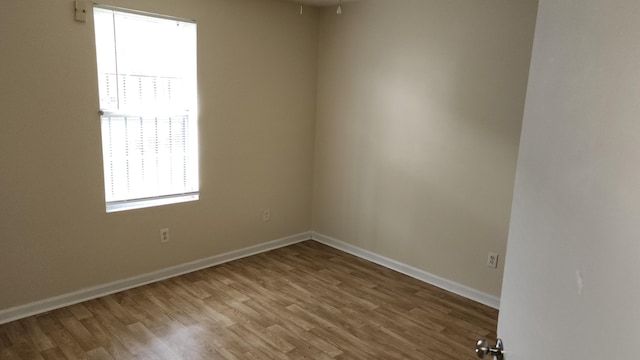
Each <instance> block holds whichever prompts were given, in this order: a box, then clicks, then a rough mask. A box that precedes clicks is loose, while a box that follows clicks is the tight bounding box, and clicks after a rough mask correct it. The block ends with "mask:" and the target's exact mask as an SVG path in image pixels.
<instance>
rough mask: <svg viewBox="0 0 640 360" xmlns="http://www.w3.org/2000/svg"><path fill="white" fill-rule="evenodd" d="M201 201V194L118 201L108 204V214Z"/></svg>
mask: <svg viewBox="0 0 640 360" xmlns="http://www.w3.org/2000/svg"><path fill="white" fill-rule="evenodd" d="M199 199H200V194H197V193H196V194H185V195H177V196H170V197H162V198H151V199H141V200H131V201H117V202H111V203H107V213H112V212H119V211H126V210H134V209H143V208H148V207H154V206H162V205H169V204H178V203H183V202H189V201H196V200H199Z"/></svg>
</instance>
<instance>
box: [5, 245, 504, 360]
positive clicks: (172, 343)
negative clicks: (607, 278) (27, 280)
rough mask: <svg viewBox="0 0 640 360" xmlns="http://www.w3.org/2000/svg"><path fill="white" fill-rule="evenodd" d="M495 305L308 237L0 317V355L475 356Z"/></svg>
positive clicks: (438, 359)
mask: <svg viewBox="0 0 640 360" xmlns="http://www.w3.org/2000/svg"><path fill="white" fill-rule="evenodd" d="M497 315H498V313H497V310H494V309H491V308H488V307H486V306H483V305H480V304H478V303H475V302H473V301H470V300H467V299H465V298H462V297H460V296H457V295H454V294H451V293H448V292H445V291H443V290H441V289H438V288H436V287H433V286H430V285H428V284H425V283H423V282H420V281H418V280H415V279H412V278H410V277H407V276H405V275H402V274H399V273H397V272H394V271H393V270H389V269H386V268H384V267H381V266H378V265H375V264H373V263H370V262H368V261H365V260H362V259H359V258H357V257H354V256H351V255H349V254H345V253H343V252H340V251H338V250H335V249H332V248H330V247H327V246H325V245H322V244H319V243H317V242H314V241H306V242H303V243H299V244H296V245H292V246H288V247H286V248H282V249H278V250H274V251H270V252H268V253H264V254H260V255H255V256H251V257H248V258H245V259H241V260H236V261H233V262H231V263H227V264H223V265H219V266H215V267H211V268H208V269H205V270H201V271H197V272H194V273H191V274H187V275H183V276H179V277H175V278H172V279H169V280H165V281H162V282H158V283H154V284H150V285H146V286H142V287H139V288H135V289H132V290H127V291H123V292H120V293H117V294H114V295H110V296H105V297H102V298H99V299H95V300H90V301H86V302H84V303H81V304H77V305H73V306H68V307H65V308H62V309H58V310H54V311H50V312H47V313H43V314H40V315H36V316H31V317H28V318H25V319H21V320H18V321H14V322H11V323H7V324H4V325H0V359H23V360H24V359H47V360H48V359H430V360H444V359H456V360H464V359H474V358H475V353H474V346H475V340H476V339H477V338H480V337H484V338H487V339H490V341H491V342H495V328H496V322H497Z"/></svg>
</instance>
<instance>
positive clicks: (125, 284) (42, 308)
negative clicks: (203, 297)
mask: <svg viewBox="0 0 640 360" xmlns="http://www.w3.org/2000/svg"><path fill="white" fill-rule="evenodd" d="M309 239H311V233H310V232H304V233H300V234H297V235H292V236H287V237H285V238H282V239H278V240H273V241H269V242H266V243H263V244H258V245H255V246H250V247H247V248H244V249H240V250H234V251H230V252H227V253H224V254H220V255H216V256H212V257H208V258H206V259H201V260H196V261H192V262H188V263H185V264H180V265H176V266H172V267H168V268H165V269H161V270H158V271H153V272H150V273H146V274H142V275H138V276H133V277H130V278H127V279H123V280H117V281H114V282H111V283H107V284H103V285H97V286H92V287H88V288H85V289H80V290H78V291H74V292H70V293H67V294H63V295H59V296H55V297H51V298H48V299H44V300H40V301H36V302H32V303H29V304H25V305H19V306H15V307H12V308H8V309H4V310H0V324H4V323H8V322H10V321H13V320H18V319H21V318H25V317H27V316H31V315H36V314H40V313H43V312H46V311H49V310H54V309H58V308H61V307H65V306H69V305H73V304H77V303H80V302H83V301H87V300H91V299H95V298H99V297H101V296H105V295H110V294H114V293H117V292H120V291H123V290H127V289H131V288H134V287H138V286H142V285H146V284H150V283H153V282H156V281H160V280H165V279H168V278H172V277H174V276H179V275H183V274H187V273H190V272H193V271H197V270H201V269H205V268H208V267H211V266H214V265H219V264H222V263H226V262H229V261H233V260H237V259H240V258H244V257H247V256H251V255H255V254H259V253H263V252H266V251H269V250H274V249H278V248H281V247H284V246H288V245H292V244H295V243H299V242H301V241H305V240H309Z"/></svg>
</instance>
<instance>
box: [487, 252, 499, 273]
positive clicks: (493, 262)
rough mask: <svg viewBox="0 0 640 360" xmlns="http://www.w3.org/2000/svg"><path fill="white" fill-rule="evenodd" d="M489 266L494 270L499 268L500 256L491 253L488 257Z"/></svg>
mask: <svg viewBox="0 0 640 360" xmlns="http://www.w3.org/2000/svg"><path fill="white" fill-rule="evenodd" d="M487 266H488V267H490V268H494V269H497V268H498V254H496V253H489V256H488V257H487Z"/></svg>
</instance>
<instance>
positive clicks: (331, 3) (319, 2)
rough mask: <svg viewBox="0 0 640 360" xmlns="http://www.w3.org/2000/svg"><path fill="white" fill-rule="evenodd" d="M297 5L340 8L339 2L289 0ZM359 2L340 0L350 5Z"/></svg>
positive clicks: (330, 0) (331, 0)
mask: <svg viewBox="0 0 640 360" xmlns="http://www.w3.org/2000/svg"><path fill="white" fill-rule="evenodd" d="M288 1H291V2H295V3H303V4H305V5H309V6H338V0H288ZM353 1H358V0H340V2H341V3H343V4H344V3H348V2H353Z"/></svg>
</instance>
